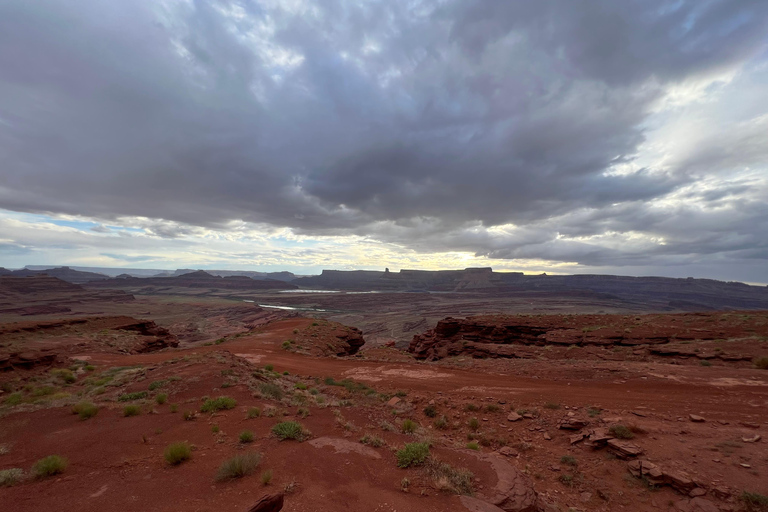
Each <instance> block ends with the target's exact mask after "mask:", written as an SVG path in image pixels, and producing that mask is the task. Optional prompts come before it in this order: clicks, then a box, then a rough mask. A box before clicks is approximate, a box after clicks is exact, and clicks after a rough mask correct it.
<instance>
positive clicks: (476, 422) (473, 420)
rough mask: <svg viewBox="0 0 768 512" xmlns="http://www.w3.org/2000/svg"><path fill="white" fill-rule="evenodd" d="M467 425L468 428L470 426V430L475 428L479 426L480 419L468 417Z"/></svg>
mask: <svg viewBox="0 0 768 512" xmlns="http://www.w3.org/2000/svg"><path fill="white" fill-rule="evenodd" d="M467 425H469V428H471V429H472V430H477V429H478V428H480V420H478V419H477V418H469V421H468V422H467Z"/></svg>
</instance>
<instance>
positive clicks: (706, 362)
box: [699, 359, 712, 366]
mask: <svg viewBox="0 0 768 512" xmlns="http://www.w3.org/2000/svg"><path fill="white" fill-rule="evenodd" d="M699 364H700V365H701V366H712V363H710V362H709V361H707V360H706V359H705V360H703V361H701V362H700V363H699Z"/></svg>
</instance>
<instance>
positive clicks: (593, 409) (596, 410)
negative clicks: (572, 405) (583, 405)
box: [587, 407, 603, 418]
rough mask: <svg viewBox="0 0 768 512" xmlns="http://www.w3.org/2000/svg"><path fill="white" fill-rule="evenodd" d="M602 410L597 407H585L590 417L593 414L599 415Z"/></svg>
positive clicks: (592, 416) (593, 415)
mask: <svg viewBox="0 0 768 512" xmlns="http://www.w3.org/2000/svg"><path fill="white" fill-rule="evenodd" d="M602 412H603V411H602V410H601V409H599V408H597V407H589V408H587V414H588V415H589V417H590V418H594V417H595V416H600V414H601V413H602Z"/></svg>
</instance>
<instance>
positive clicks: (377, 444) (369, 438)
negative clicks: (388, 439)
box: [360, 434, 386, 448]
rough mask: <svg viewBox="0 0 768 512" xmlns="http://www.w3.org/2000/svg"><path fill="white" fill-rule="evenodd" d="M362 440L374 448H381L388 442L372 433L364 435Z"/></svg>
mask: <svg viewBox="0 0 768 512" xmlns="http://www.w3.org/2000/svg"><path fill="white" fill-rule="evenodd" d="M360 442H361V443H363V444H367V445H368V446H373V447H374V448H381V447H382V446H384V445H385V444H386V443H385V442H384V440H383V439H382V438H380V437H378V436H373V435H370V434H366V435H364V436H363V437H362V438H361V439H360Z"/></svg>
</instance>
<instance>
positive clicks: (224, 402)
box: [200, 396, 237, 412]
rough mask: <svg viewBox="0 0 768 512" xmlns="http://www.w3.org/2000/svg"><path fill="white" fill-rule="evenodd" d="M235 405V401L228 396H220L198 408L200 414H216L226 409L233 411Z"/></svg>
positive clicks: (210, 399)
mask: <svg viewBox="0 0 768 512" xmlns="http://www.w3.org/2000/svg"><path fill="white" fill-rule="evenodd" d="M236 405H237V401H236V400H235V399H234V398H230V397H228V396H220V397H218V398H209V399H208V400H206V401H205V402H203V405H202V406H201V407H200V412H216V411H223V410H227V409H234V408H235V406H236Z"/></svg>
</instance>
